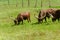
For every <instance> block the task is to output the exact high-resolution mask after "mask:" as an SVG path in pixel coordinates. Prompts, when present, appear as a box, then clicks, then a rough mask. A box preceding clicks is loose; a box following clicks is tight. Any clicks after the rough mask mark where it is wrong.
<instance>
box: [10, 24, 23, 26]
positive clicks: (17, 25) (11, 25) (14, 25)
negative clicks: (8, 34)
mask: <svg viewBox="0 0 60 40" xmlns="http://www.w3.org/2000/svg"><path fill="white" fill-rule="evenodd" d="M19 25H24V24H17V25H15V24H12V25H11V26H19Z"/></svg>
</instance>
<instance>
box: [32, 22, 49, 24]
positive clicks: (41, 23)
mask: <svg viewBox="0 0 60 40" xmlns="http://www.w3.org/2000/svg"><path fill="white" fill-rule="evenodd" d="M37 24H44V25H50V23H49V22H41V23H38V22H35V23H32V25H37Z"/></svg>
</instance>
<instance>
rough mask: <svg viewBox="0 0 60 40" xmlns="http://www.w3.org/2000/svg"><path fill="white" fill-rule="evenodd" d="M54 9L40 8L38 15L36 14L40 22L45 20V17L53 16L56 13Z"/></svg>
mask: <svg viewBox="0 0 60 40" xmlns="http://www.w3.org/2000/svg"><path fill="white" fill-rule="evenodd" d="M54 12H55V11H54V9H47V10H40V12H39V14H38V16H35V17H36V18H37V19H38V23H40V22H43V19H45V21H46V18H50V16H51V17H53V16H52V14H53V13H54Z"/></svg>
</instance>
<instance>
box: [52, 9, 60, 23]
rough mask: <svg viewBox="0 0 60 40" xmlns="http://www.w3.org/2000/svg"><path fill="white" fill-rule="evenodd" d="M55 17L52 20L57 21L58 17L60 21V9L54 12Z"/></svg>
mask: <svg viewBox="0 0 60 40" xmlns="http://www.w3.org/2000/svg"><path fill="white" fill-rule="evenodd" d="M52 16H53V18H52V21H53V22H54V21H56V19H57V20H58V21H59V19H60V9H58V10H56V11H55V13H54V14H52Z"/></svg>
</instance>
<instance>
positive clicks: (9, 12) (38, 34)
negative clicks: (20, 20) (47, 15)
mask: <svg viewBox="0 0 60 40" xmlns="http://www.w3.org/2000/svg"><path fill="white" fill-rule="evenodd" d="M31 1H32V0H31ZM38 1H39V0H38ZM10 2H11V1H10ZM24 2H25V1H24ZM0 3H1V4H0V40H60V22H58V21H56V22H54V23H53V22H52V21H51V19H47V21H48V22H45V21H44V22H43V23H41V24H37V23H36V22H37V19H36V18H34V14H37V15H38V12H37V11H39V10H40V6H37V8H34V5H33V4H32V3H34V1H32V2H31V4H30V7H28V8H27V7H26V6H27V3H26V6H25V5H24V6H25V7H23V8H22V7H21V5H20V6H18V7H16V5H12V4H10V5H9V6H8V5H7V1H6V2H5V1H0ZM5 3H6V4H5ZM11 3H15V2H13V1H12V2H11ZM19 3H20V2H19ZM44 3H45V0H44ZM38 4H39V2H38ZM54 7H55V6H54ZM44 8H45V7H44ZM47 8H48V7H46V9H47ZM55 8H59V7H55ZM25 11H30V13H31V23H28V22H27V21H26V20H24V24H23V25H22V24H20V25H14V23H13V20H11V19H10V16H13V18H15V17H16V16H17V15H18V14H19V13H20V12H25Z"/></svg>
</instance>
